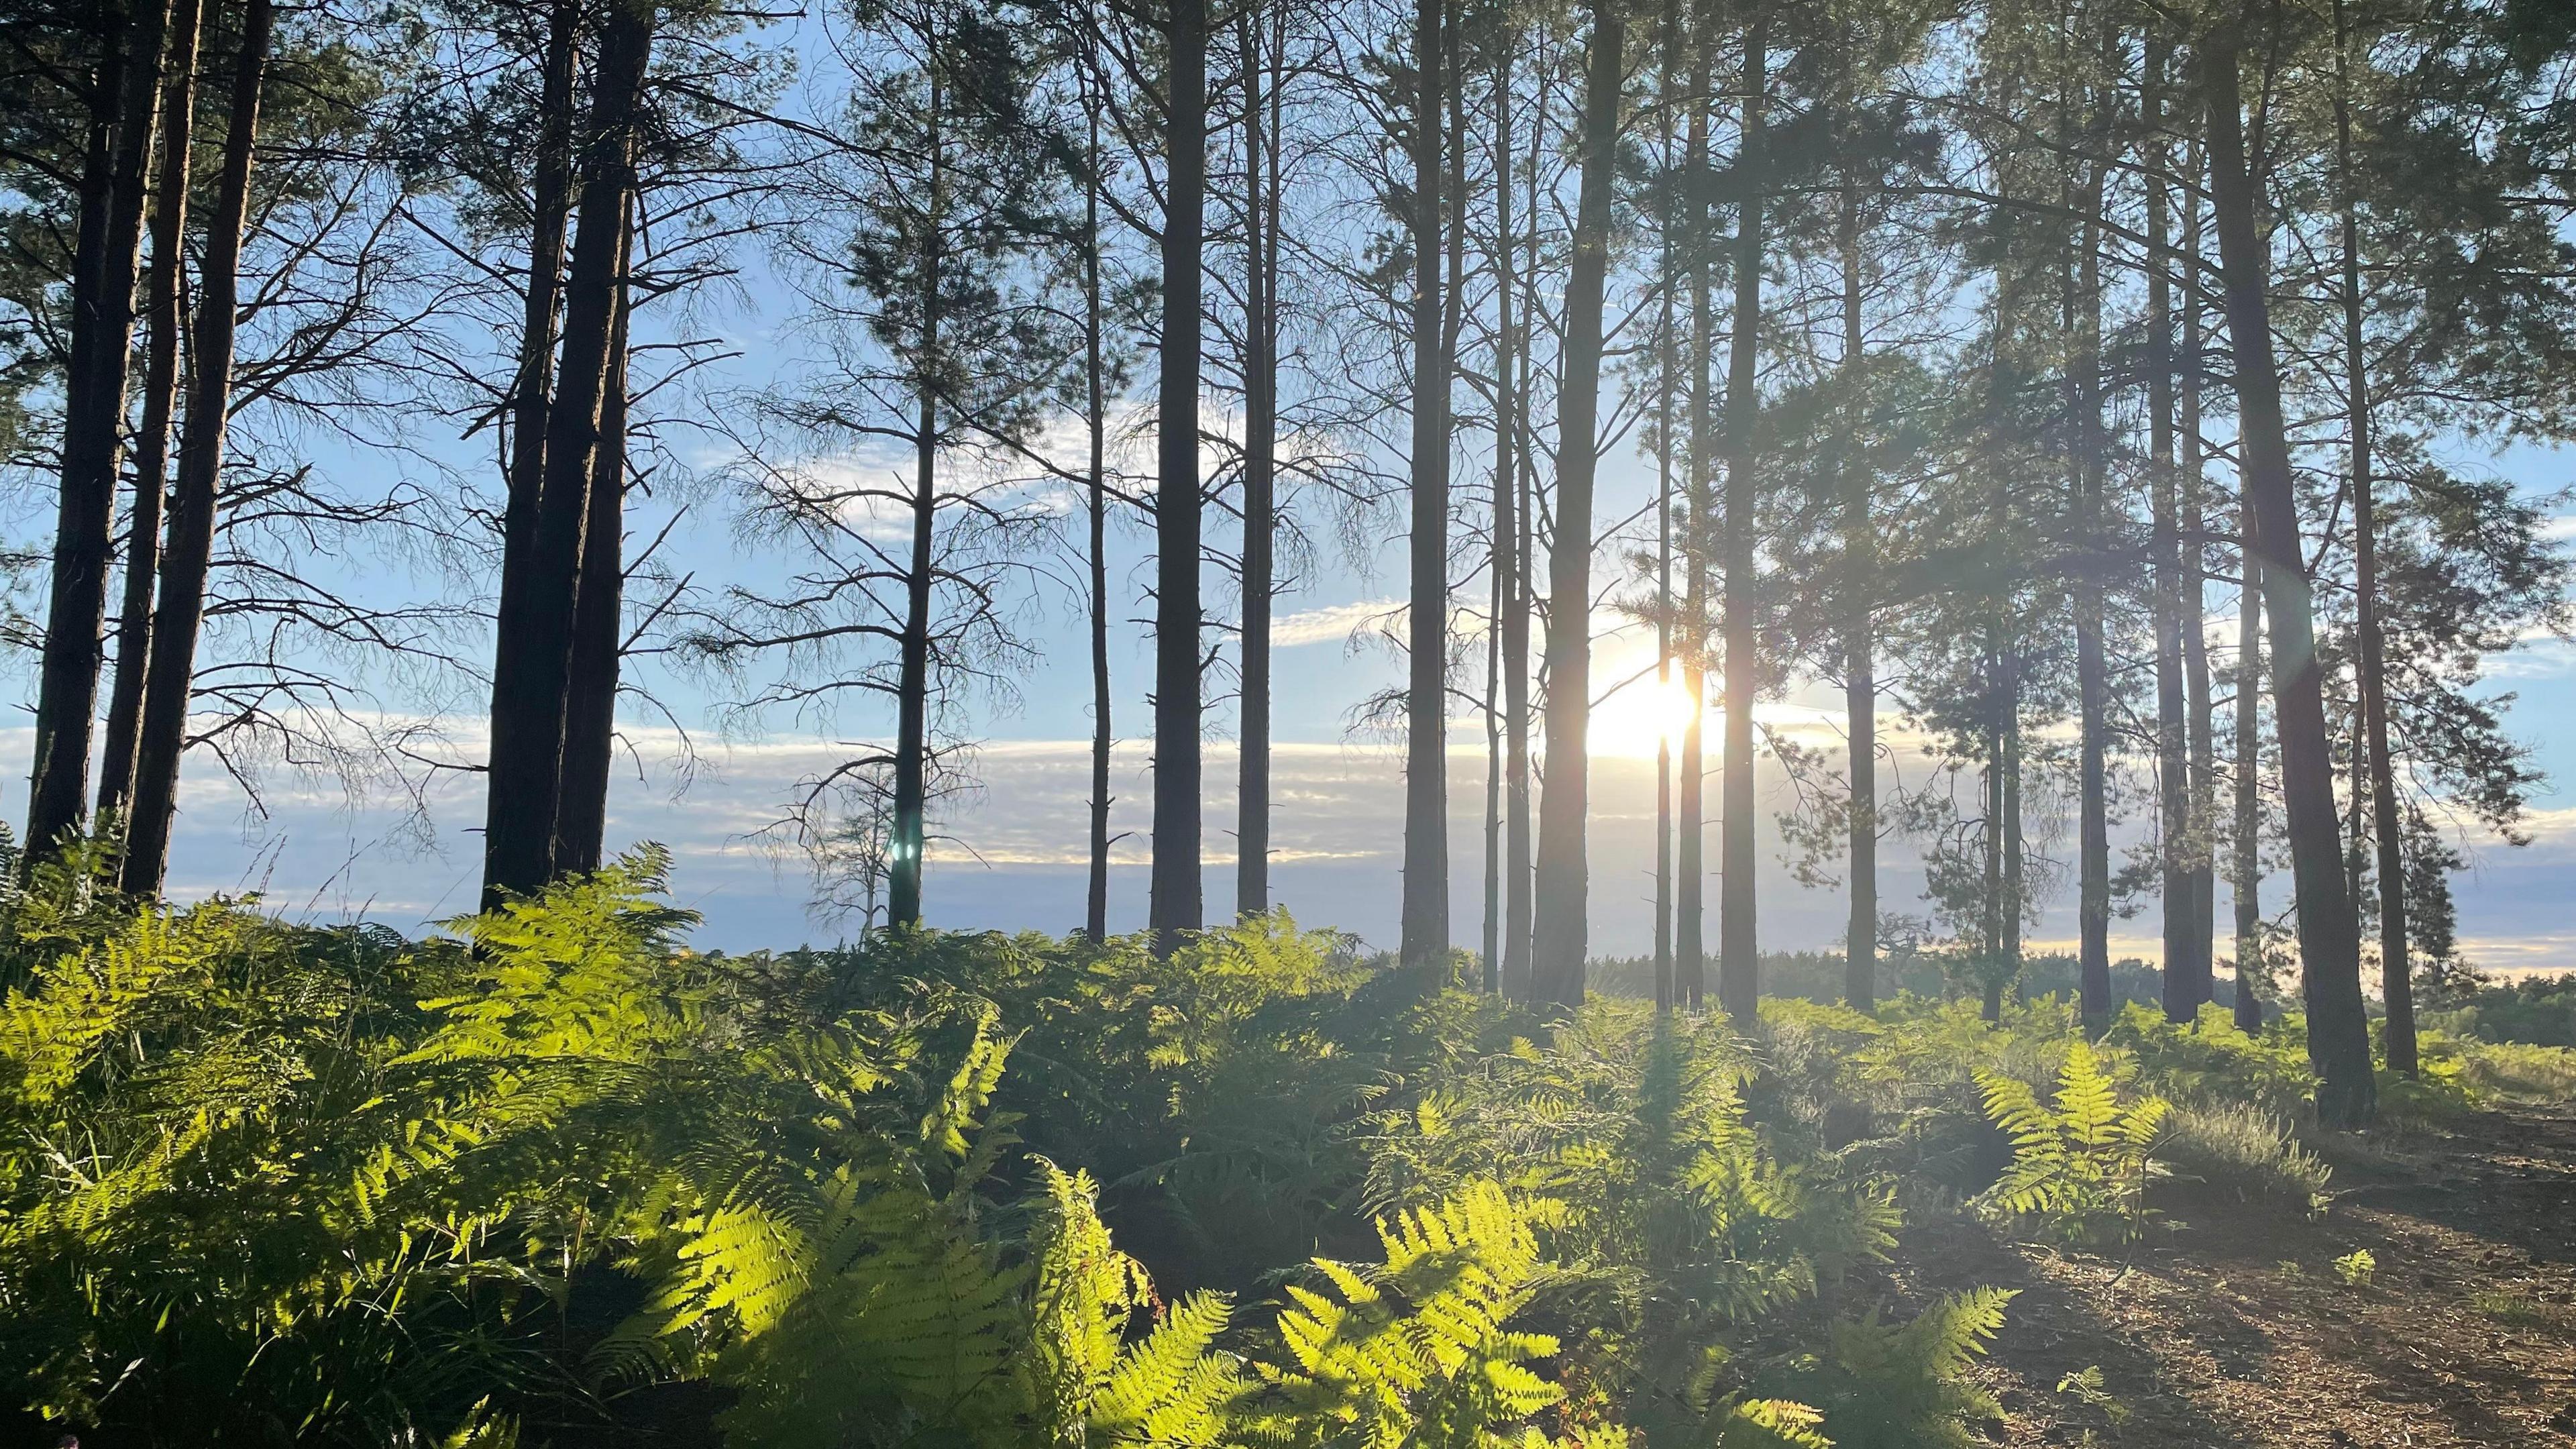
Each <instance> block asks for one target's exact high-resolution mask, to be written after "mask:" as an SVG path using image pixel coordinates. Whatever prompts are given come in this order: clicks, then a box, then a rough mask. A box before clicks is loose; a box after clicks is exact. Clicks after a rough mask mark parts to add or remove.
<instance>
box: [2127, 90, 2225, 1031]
mask: <svg viewBox="0 0 2576 1449" xmlns="http://www.w3.org/2000/svg"><path fill="white" fill-rule="evenodd" d="M2165 68H2166V52H2165V50H2164V48H2163V47H2162V46H2161V45H2158V46H2156V47H2155V48H2154V49H2153V50H2151V51H2150V53H2149V55H2148V57H2147V72H2146V85H2145V87H2144V88H2143V90H2142V93H2141V103H2142V105H2143V106H2144V108H2145V116H2144V126H2145V129H2146V131H2147V134H2148V135H2149V136H2150V137H2153V138H2155V139H2154V140H2152V141H2151V142H2150V143H2149V152H2148V158H2147V165H2148V170H2149V172H2150V173H2151V174H2150V175H2149V176H2148V178H2147V181H2146V189H2147V206H2146V212H2147V216H2146V220H2147V256H2146V274H2147V317H2146V322H2147V429H2148V432H2147V445H2148V446H2147V451H2148V468H2149V472H2150V475H2151V476H2150V480H2149V485H2148V500H2149V505H2150V509H2151V513H2152V520H2153V537H2152V539H2151V541H2150V542H2151V547H2152V548H2153V550H2154V553H2155V569H2156V580H2155V595H2154V609H2153V613H2152V619H2153V623H2154V627H2155V641H2156V786H2157V806H2158V814H2159V816H2160V819H2161V823H2162V828H2163V841H2162V845H2163V849H2162V851H2161V852H2160V855H2161V861H2160V863H2161V865H2162V866H2163V887H2164V888H2163V890H2162V892H2161V897H2162V899H2161V902H2160V904H2161V906H2162V914H2163V918H2164V920H2163V924H2164V997H2165V1016H2166V1018H2167V1019H2168V1020H2171V1021H2177V1022H2188V1021H2191V1020H2192V1019H2194V1018H2195V1017H2196V1016H2197V1015H2198V1014H2199V1012H2200V1006H2201V1003H2202V1002H2204V1001H2207V1000H2208V999H2209V979H2208V975H2207V973H2206V972H2205V971H2203V970H2201V969H2200V966H2201V963H2200V958H2199V953H2198V952H2197V951H2196V950H2195V949H2194V946H2193V936H2194V933H2195V932H2196V931H2197V930H2198V929H2199V925H2200V915H2199V902H2198V901H2197V900H2196V899H2195V897H2194V891H2193V873H2192V860H2193V857H2194V854H2195V850H2196V846H2195V842H2196V840H2197V838H2198V834H2197V830H2196V827H2195V824H2194V821H2193V813H2192V808H2191V759H2190V748H2189V744H2188V741H2187V740H2186V739H2185V732H2184V717H2185V714H2186V712H2187V705H2188V701H2187V700H2186V698H2185V689H2184V678H2183V618H2184V613H2185V610H2184V607H2183V600H2184V597H2185V595H2186V593H2187V592H2188V591H2189V590H2191V589H2193V588H2196V587H2198V585H2197V583H2196V581H2194V580H2193V579H2192V578H2191V576H2190V574H2189V573H2188V572H2187V571H2186V570H2185V569H2184V567H2183V553H2182V519H2181V512H2182V496H2181V489H2180V488H2179V486H2178V484H2179V481H2180V480H2179V478H2178V477H2177V475H2176V472H2175V466H2174V444H2173V434H2174V358H2173V286H2172V282H2171V280H2170V269H2171V267H2172V265H2173V259H2172V256H2171V254H2170V252H2169V250H2168V247H2167V238H2168V235H2169V230H2170V217H2169V215H2168V211H2169V208H2168V205H2167V197H2166V193H2165V183H2164V179H2163V173H2164V172H2165V171H2166V170H2167V169H2168V168H2169V158H2168V157H2167V155H2166V151H2165V145H2164V142H2163V139H2162V137H2163V131H2162V126H2163V100H2164V95H2163V86H2164V77H2165Z"/></svg>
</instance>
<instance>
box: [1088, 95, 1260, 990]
mask: <svg viewBox="0 0 2576 1449" xmlns="http://www.w3.org/2000/svg"><path fill="white" fill-rule="evenodd" d="M1084 75H1085V76H1086V78H1087V77H1088V76H1089V75H1090V70H1089V68H1088V67H1086V68H1085V69H1084ZM1089 99H1090V98H1088V97H1086V100H1087V101H1088V100H1089ZM1083 111H1084V114H1085V117H1086V124H1087V126H1088V128H1089V129H1088V134H1087V137H1086V140H1085V143H1084V145H1085V149H1084V152H1083V155H1084V156H1085V158H1086V164H1085V166H1084V168H1083V184H1082V212H1083V229H1082V236H1083V244H1082V246H1083V250H1082V388H1083V392H1082V412H1083V423H1084V429H1085V431H1086V432H1087V433H1088V434H1089V435H1090V443H1091V457H1090V463H1089V472H1088V473H1087V475H1086V477H1085V486H1084V490H1083V512H1084V515H1085V518H1084V521H1085V523H1086V524H1087V525H1088V528H1089V537H1088V538H1087V539H1086V540H1085V551H1084V560H1085V562H1086V564H1087V565H1088V566H1089V569H1090V573H1091V582H1090V605H1091V873H1090V880H1089V882H1088V887H1087V889H1086V890H1085V891H1084V892H1083V912H1082V931H1083V934H1084V935H1086V936H1089V937H1090V938H1091V943H1092V944H1093V945H1095V946H1097V945H1099V944H1101V943H1102V942H1104V941H1106V940H1108V939H1109V806H1110V803H1111V800H1110V795H1109V751H1110V746H1111V743H1112V740H1113V736H1112V734H1111V732H1110V719H1109V706H1110V699H1109V469H1108V447H1109V412H1108V402H1109V399H1108V396H1107V387H1106V381H1107V379H1106V377H1105V376H1104V373H1105V371H1106V368H1107V360H1106V358H1105V357H1104V355H1103V353H1102V351H1101V349H1102V347H1103V345H1104V339H1103V337H1102V306H1101V294H1100V185H1101V180H1100V108H1099V106H1097V105H1096V104H1086V105H1085V106H1084V107H1083ZM1265 853H1266V852H1265Z"/></svg>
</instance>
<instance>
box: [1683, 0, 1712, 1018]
mask: <svg viewBox="0 0 2576 1449" xmlns="http://www.w3.org/2000/svg"><path fill="white" fill-rule="evenodd" d="M1716 29H1717V27H1716V26H1715V25H1713V24H1703V25H1702V26H1701V27H1700V34H1699V36H1698V37H1697V43H1696V44H1695V45H1694V46H1693V47H1692V53H1691V87H1690V101H1691V106H1690V122H1689V126H1688V128H1687V130H1686V132H1685V134H1684V136H1683V140H1682V152H1683V159H1682V170H1683V172H1684V174H1685V175H1686V176H1687V177H1688V181H1687V182H1686V186H1687V190H1686V191H1685V192H1684V202H1683V204H1684V207H1685V210H1684V212H1683V217H1682V230H1683V234H1684V235H1685V236H1687V237H1688V238H1689V239H1690V250H1689V252H1688V254H1687V255H1688V259H1689V263H1690V329H1691V333H1690V338H1691V340H1690V379H1691V381H1690V409H1691V411H1690V475H1689V477H1688V479H1687V481H1686V483H1685V485H1684V486H1685V488H1686V490H1687V508H1686V510H1685V511H1686V514H1687V519H1688V522H1687V530H1686V532H1685V534H1684V537H1683V540H1682V564H1683V574H1682V639H1681V655H1682V660H1681V668H1682V693H1683V694H1684V695H1686V696H1688V698H1689V700H1690V705H1689V709H1688V711H1687V712H1686V713H1685V714H1684V715H1683V716H1682V758H1681V811H1680V818H1679V819H1678V820H1676V821H1675V822H1674V826H1673V830H1674V835H1675V840H1674V853H1675V856H1676V859H1675V861H1674V868H1675V872H1676V874H1677V876H1678V882H1677V886H1676V891H1675V899H1674V903H1673V904H1674V923H1673V975H1674V981H1673V995H1674V996H1675V997H1676V998H1678V1000H1679V1002H1680V1004H1681V1005H1683V1006H1686V1007H1688V1008H1690V1009H1691V1010H1693V1011H1698V1010H1700V1009H1701V1007H1702V1006H1703V1005H1704V1004H1705V1002H1706V999H1707V995H1708V859H1707V856H1708V821H1707V816H1708V745H1707V720H1708V583H1709V557H1708V550H1709V544H1710V542H1711V539H1710V537H1709V527H1708V524H1709V516H1710V513H1711V511H1712V505H1713V502H1714V500H1713V498H1712V496H1711V490H1710V488H1709V477H1710V473H1711V471H1712V467H1713V465H1714V463H1715V457H1714V455H1715V452H1716V444H1717V438H1716V424H1715V420H1714V419H1715V413H1716V408H1715V406H1714V404H1715V402H1716V397H1715V394H1714V392H1713V386H1712V379H1711V378H1710V376H1709V372H1710V367H1709V363H1710V359H1711V357H1712V356H1713V355H1714V354H1715V352H1716V349H1717V315H1716V313H1717V309H1716V306H1715V300H1714V298H1713V296H1712V295H1711V287H1710V279H1709V266H1708V263H1709V253H1710V250H1711V247H1710V237H1709V231H1708V112H1709V102H1710V100H1711V98H1712V81H1711V78H1710V74H1709V71H1710V67H1711V65H1712V63H1713V60H1714V52H1715V50H1716V48H1717V46H1716V41H1715V38H1714V34H1713V32H1715V30H1716Z"/></svg>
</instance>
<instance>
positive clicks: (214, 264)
mask: <svg viewBox="0 0 2576 1449" xmlns="http://www.w3.org/2000/svg"><path fill="white" fill-rule="evenodd" d="M275 20H276V11H275V9H274V7H273V6H272V5H271V3H270V0H243V5H242V16H241V37H240V42H239V44H240V50H239V52H238V55H237V58H236V59H235V61H234V63H233V79H232V98H231V107H230V110H229V111H228V112H227V118H226V122H225V131H224V169H223V174H222V178H221V179H220V180H219V181H218V182H217V183H216V187H215V204H214V210H213V212H212V213H211V214H209V215H208V216H207V218H206V250H205V260H204V261H203V262H202V263H201V264H200V265H199V267H198V269H197V320H196V324H195V326H194V327H193V328H191V329H190V333H191V335H190V341H191V343H192V344H193V346H192V350H191V353H190V356H189V361H188V426H187V431H186V433H185V435H184V436H183V437H182V439H181V441H180V444H179V474H178V481H177V484H176V486H175V487H174V488H173V489H172V490H171V495H170V540H169V546H168V547H167V548H166V549H164V550H163V551H162V555H161V580H160V605H159V607H158V608H157V609H156V610H155V611H154V614H153V619H152V646H151V656H150V662H149V664H148V665H147V666H146V673H145V677H144V685H143V721H142V730H141V733H140V735H139V736H138V741H137V745H136V751H135V756H136V762H135V775H134V817H133V820H132V822H131V825H130V826H129V829H128V833H127V835H126V845H125V868H124V881H125V888H126V889H127V890H129V891H132V892H135V893H136V894H144V893H149V892H157V891H158V890H160V888H161V879H162V876H163V875H164V874H165V873H166V872H167V870H168V868H169V861H170V828H171V823H172V820H173V817H174V816H175V815H176V814H177V811H178V800H179V757H180V755H181V754H182V753H184V752H185V751H186V749H187V744H188V701H189V695H190V686H191V684H192V682H193V679H194V676H195V673H196V664H197V631H198V628H199V626H200V625H201V624H203V623H204V621H205V612H206V574H207V570H208V568H209V566H210V564H211V563H212V561H213V556H214V544H215V504H216V490H217V487H218V484H219V483H220V481H221V478H222V473H223V465H224V428H225V424H226V422H227V421H228V417H229V414H230V412H231V410H232V381H233V329H234V325H235V322H236V320H237V319H236V317H235V308H236V305H237V303H238V301H239V295H240V289H241V247H242V229H243V226H244V224H245V222H246V219H247V217H248V214H249V210H250V173H251V160H252V157H253V155H254V154H255V153H256V151H257V149H258V143H259V103H260V89H261V87H262V86H263V85H264V84H265V82H266V80H267V76H268V57H269V43H270V40H271V38H272V35H273V31H274V27H275Z"/></svg>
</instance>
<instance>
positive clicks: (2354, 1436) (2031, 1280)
mask: <svg viewBox="0 0 2576 1449" xmlns="http://www.w3.org/2000/svg"><path fill="white" fill-rule="evenodd" d="M2331 1160H2332V1161H2333V1162H2334V1167H2335V1178H2334V1192H2333V1204H2332V1206H2331V1207H2330V1208H2329V1210H2328V1211H2327V1212H2326V1214H2325V1216H2324V1217H2323V1218H2322V1219H2320V1220H2317V1221H2314V1222H2311V1221H2306V1220H2303V1219H2302V1218H2300V1217H2299V1216H2298V1215H2297V1214H2296V1213H2294V1212H2292V1213H2282V1212H2266V1211H2263V1210H2260V1209H2256V1208H2250V1207H2243V1206H2238V1205H2233V1204H2227V1205H2220V1204H2201V1205H2195V1206H2194V1207H2192V1208H2190V1209H2188V1210H2186V1209H2183V1208H2181V1207H2176V1208H2175V1209H2174V1210H2173V1211H2172V1213H2171V1217H2172V1218H2174V1219H2178V1220H2180V1222H2179V1223H2178V1224H2176V1225H2171V1226H2169V1228H2168V1229H2165V1230H2159V1231H2155V1232H2153V1233H2151V1234H2150V1237H2149V1239H2148V1241H2146V1242H2145V1243H2142V1244H2140V1245H2139V1246H2138V1247H2136V1248H2135V1249H2133V1250H2131V1251H2129V1252H2128V1253H2126V1254H2124V1255H2091V1254H2080V1253H2060V1252H2056V1251H2053V1250H2050V1249H2047V1248H2042V1247H2033V1246H2030V1245H2025V1244H2015V1243H2008V1242H2004V1241H2002V1240H2000V1239H1998V1238H1996V1237H1995V1236H1993V1235H1992V1234H1990V1233H1988V1232H1987V1231H1986V1230H1984V1229H1983V1228H1981V1227H1979V1226H1978V1225H1976V1224H1974V1223H1971V1222H1962V1221H1957V1220H1951V1221H1945V1222H1935V1223H1926V1224H1925V1225H1924V1226H1923V1227H1922V1228H1920V1229H1918V1230H1914V1231H1909V1232H1908V1233H1907V1234H1906V1235H1905V1238H1904V1242H1903V1244H1902V1247H1901V1248H1900V1250H1899V1253H1898V1255H1897V1259H1896V1262H1895V1263H1894V1264H1893V1265H1892V1269H1893V1274H1894V1277H1895V1278H1896V1280H1897V1283H1898V1286H1899V1287H1900V1288H1901V1289H1902V1290H1904V1292H1905V1293H1906V1294H1907V1295H1908V1296H1913V1297H1918V1298H1919V1297H1922V1296H1926V1295H1929V1294H1933V1293H1938V1292H1945V1291H1950V1290H1953V1289H1959V1288H1967V1287H1972V1286H1975V1285H1977V1284H1980V1283H1997V1284H2002V1285H2004V1286H2006V1287H2011V1288H2017V1289H2019V1290H2021V1291H2020V1296H2019V1297H2017V1298H2015V1299H2014V1300H2013V1303H2012V1306H2011V1308H2010V1310H2009V1317H2008V1321H2007V1323H2006V1325H2005V1327H2004V1330H2003V1333H2002V1335H2001V1336H2000V1338H1999V1339H1998V1341H1997V1342H1996V1344H1995V1346H1994V1352H1993V1356H1992V1357H1991V1358H1990V1359H1988V1360H1986V1361H1984V1362H1982V1363H1981V1364H1980V1365H1979V1366H1978V1367H1977V1369H1976V1370H1975V1371H1974V1372H1975V1377H1976V1378H1977V1379H1978V1381H1979V1382H1980V1383H1981V1384H1982V1385H1983V1386H1984V1387H1985V1388H1986V1389H1987V1390H1988V1391H1989V1392H1991V1393H1993V1394H1994V1395H1995V1396H1996V1397H1997V1398H1998V1399H1999V1400H2001V1402H2002V1403H2003V1405H2004V1407H2005V1409H2006V1411H2007V1413H2008V1414H2009V1418H2008V1420H2007V1421H2006V1422H2005V1423H2003V1424H2001V1425H1996V1426H1989V1428H1988V1430H1987V1433H1988V1436H1989V1438H1990V1439H1991V1440H1992V1441H1993V1442H1998V1443H2003V1444H2010V1445H2016V1446H2021V1445H2031V1446H2036V1445H2082V1444H2093V1445H2100V1446H2105V1449H2109V1446H2120V1449H2132V1446H2164V1445H2174V1446H2183V1445H2190V1446H2210V1449H2271V1446H2292V1445H2295V1446H2301V1449H2308V1446H2315V1449H2329V1446H2359V1449H2444V1446H2452V1445H2501V1444H2514V1445H2532V1446H2537V1449H2549V1446H2553V1445H2563V1446H2568V1449H2576V1110H2570V1109H2567V1108H2564V1107H2562V1108H2556V1109H2534V1108H2515V1109H2512V1110H2508V1111H2499V1112H2484V1113H2477V1114H2473V1115H2469V1116H2466V1117H2463V1118H2460V1119H2456V1120H2452V1121H2447V1122H2444V1123H2442V1124H2440V1125H2439V1126H2438V1127H2435V1128H2431V1129H2414V1130H2408V1131H2404V1132H2400V1133H2396V1134H2392V1135H2386V1136H2382V1135H2378V1134H2374V1136H2373V1138H2371V1139H2364V1140H2356V1141H2354V1142H2351V1143H2348V1144H2346V1145H2345V1146H2344V1147H2343V1149H2342V1150H2340V1151H2338V1152H2336V1153H2335V1154H2333V1156H2332V1158H2331ZM2355 1249H2368V1250H2369V1251H2370V1253H2371V1254H2372V1255H2373V1256H2374V1257H2375V1258H2376V1259H2377V1268H2376V1273H2375V1276H2374V1279H2373V1281H2372V1282H2371V1283H2369V1284H2367V1285H2363V1286H2347V1285H2346V1284H2345V1283H2343V1282H2342V1281H2340V1280H2339V1279H2338V1277H2337V1276H2336V1274H2335V1272H2334V1270H2333V1266H2332V1263H2333V1260H2334V1259H2336V1258H2338V1257H2341V1256H2343V1255H2344V1254H2347V1253H2350V1252H2352V1251H2353V1250H2355ZM2293 1263H2294V1264H2296V1268H2295V1269H2292V1268H2291V1267H2289V1266H2288V1265H2289V1264H2293ZM2097 1366H2098V1367H2099V1368H2100V1370H2101V1380H2100V1382H2101V1388H2100V1389H2099V1390H2097V1391H2095V1390H2088V1388H2087V1387H2086V1386H2083V1385H2073V1386H2070V1387H2067V1388H2063V1389H2061V1387H2060V1385H2061V1384H2062V1383H2065V1382H2066V1381H2067V1380H2068V1378H2069V1376H2070V1375H2076V1374H2080V1373H2082V1372H2083V1371H2084V1370H2085V1369H2087V1368H2090V1367H2097Z"/></svg>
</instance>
